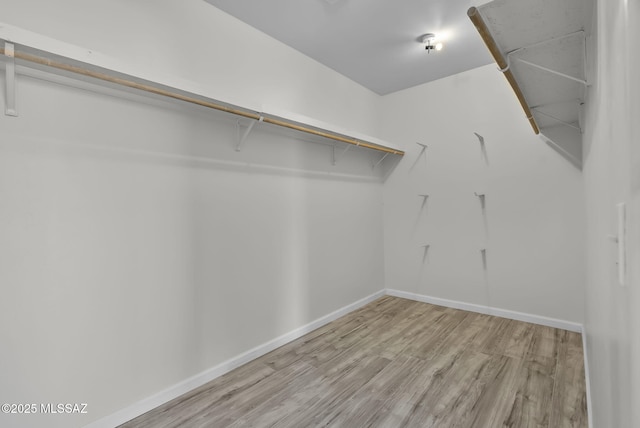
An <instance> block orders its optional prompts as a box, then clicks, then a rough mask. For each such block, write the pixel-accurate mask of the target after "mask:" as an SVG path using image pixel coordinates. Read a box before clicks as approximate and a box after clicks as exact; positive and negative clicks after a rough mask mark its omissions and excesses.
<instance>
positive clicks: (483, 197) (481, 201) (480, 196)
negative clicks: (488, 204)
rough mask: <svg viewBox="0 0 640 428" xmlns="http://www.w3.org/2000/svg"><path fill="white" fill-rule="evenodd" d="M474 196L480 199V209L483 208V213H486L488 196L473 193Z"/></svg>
mask: <svg viewBox="0 0 640 428" xmlns="http://www.w3.org/2000/svg"><path fill="white" fill-rule="evenodd" d="M473 194H474V195H476V196H477V197H478V199H480V207H481V208H482V212H484V209H485V201H486V196H485V195H484V194H480V193H476V192H473Z"/></svg>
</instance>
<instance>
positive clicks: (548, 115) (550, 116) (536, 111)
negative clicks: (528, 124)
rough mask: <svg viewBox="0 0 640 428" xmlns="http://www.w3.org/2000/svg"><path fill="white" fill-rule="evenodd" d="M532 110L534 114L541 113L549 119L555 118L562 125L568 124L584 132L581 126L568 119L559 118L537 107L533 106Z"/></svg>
mask: <svg viewBox="0 0 640 428" xmlns="http://www.w3.org/2000/svg"><path fill="white" fill-rule="evenodd" d="M531 111H532V112H533V113H534V114H539V115H542V116H544V117H548V118H549V119H551V120H553V121H555V122H558V123H559V124H561V125H565V126H568V127H570V128H573V129H577V130H578V131H580V132H582V128H581V127H580V126H576V125H574V124H572V123H569V122H566V121H564V120H561V119H558V118H557V117H555V116H552V115H550V114H547V113H543V112H542V111H540V109H538V108H537V107H532V108H531Z"/></svg>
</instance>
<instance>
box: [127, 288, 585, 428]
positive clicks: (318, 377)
mask: <svg viewBox="0 0 640 428" xmlns="http://www.w3.org/2000/svg"><path fill="white" fill-rule="evenodd" d="M583 361H584V359H583V354H582V341H581V337H580V335H579V334H577V333H572V332H568V331H565V330H558V329H554V328H550V327H543V326H539V325H534V324H528V323H524V322H519V321H512V320H507V319H504V318H498V317H492V316H488V315H482V314H477V313H472V312H466V311H461V310H455V309H449V308H444V307H441V306H434V305H430V304H427V303H420V302H414V301H411V300H405V299H400V298H397V297H388V296H387V297H383V298H380V299H378V300H376V301H374V302H372V303H370V304H368V305H367V306H364V307H363V308H361V309H359V310H357V311H355V312H352V313H350V314H348V315H347V316H345V317H343V318H340V319H338V320H336V321H334V322H332V323H330V324H327V325H326V326H324V327H322V328H320V329H318V330H315V331H313V332H312V333H309V334H308V335H306V336H304V337H302V338H300V339H298V340H296V341H294V342H291V343H289V344H287V345H285V346H283V347H281V348H279V349H276V350H275V351H273V352H271V353H269V354H267V355H264V356H263V357H260V358H258V359H256V360H254V361H252V362H250V363H248V364H246V365H244V366H242V367H239V368H238V369H236V370H234V371H232V372H230V373H228V374H226V375H224V376H222V377H220V378H218V379H215V380H214V381H212V382H210V383H208V384H206V385H204V386H202V387H200V388H198V389H196V390H194V391H192V392H190V393H188V394H185V395H183V396H181V397H179V398H177V399H175V400H173V401H171V402H169V403H167V404H165V405H163V406H161V407H158V408H156V409H154V410H152V411H150V412H148V413H146V414H144V415H142V416H140V417H138V418H136V419H133V420H132V421H130V422H128V423H126V424H124V425H122V427H126V428H134V427H135V428H143V427H149V428H151V427H153V428H163V427H187V428H196V427H198V428H200V427H292V428H305V427H346V428H352V427H353V428H358V427H390V428H391V427H392V428H397V427H438V428H443V427H473V428H476V427H478V428H480V427H487V428H495V427H503V426H506V427H548V428H555V427H587V410H586V397H585V378H584V367H583Z"/></svg>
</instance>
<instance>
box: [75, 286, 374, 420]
mask: <svg viewBox="0 0 640 428" xmlns="http://www.w3.org/2000/svg"><path fill="white" fill-rule="evenodd" d="M385 294H386V293H385V290H381V291H378V292H377V293H374V294H372V295H370V296H367V297H365V298H363V299H360V300H358V301H357V302H354V303H351V304H350V305H347V306H344V307H342V308H340V309H338V310H336V311H334V312H331V313H330V314H328V315H325V316H323V317H320V318H318V319H316V320H315V321H312V322H310V323H309V324H306V325H303V326H302V327H299V328H297V329H295V330H293V331H290V332H289V333H285V334H283V335H282V336H279V337H277V338H275V339H273V340H270V341H269V342H266V343H263V344H262V345H259V346H256V347H255V348H253V349H250V350H248V351H247V352H244V353H242V354H240V355H238V356H236V357H233V358H231V359H229V360H227V361H225V362H223V363H220V364H218V365H217V366H215V367H212V368H210V369H208V370H205V371H203V372H202V373H199V374H197V375H195V376H192V377H190V378H188V379H186V380H183V381H182V382H179V383H177V384H175V385H173V386H170V387H169V388H167V389H165V390H163V391H160V392H158V393H157V394H155V395H152V396H151V397H148V398H145V399H143V400H141V401H139V402H137V403H134V404H132V405H131V406H128V407H126V408H124V409H122V410H120V411H118V412H116V413H113V414H111V415H108V416H105V417H104V418H102V419H99V420H97V421H95V422H92V423H90V424H89V425H86V426H85V427H84V428H113V427H116V426H118V425H121V424H123V423H125V422H127V421H130V420H131V419H133V418H136V417H138V416H140V415H142V414H144V413H146V412H148V411H149V410H152V409H155V408H156V407H158V406H161V405H162V404H164V403H166V402H168V401H171V400H173V399H174V398H177V397H179V396H181V395H182V394H185V393H187V392H189V391H191V390H193V389H195V388H198V387H200V386H202V385H204V384H205V383H207V382H210V381H212V380H213V379H215V378H217V377H220V376H222V375H223V374H225V373H228V372H230V371H231V370H233V369H235V368H237V367H239V366H241V365H243V364H245V363H248V362H249V361H252V360H254V359H256V358H258V357H260V356H262V355H264V354H267V353H268V352H271V351H273V350H274V349H276V348H279V347H280V346H282V345H285V344H287V343H289V342H291V341H293V340H295V339H298V338H300V337H302V336H304V335H305V334H307V333H310V332H312V331H313V330H316V329H318V328H320V327H322V326H324V325H325V324H328V323H330V322H331V321H334V320H336V319H338V318H340V317H341V316H343V315H346V314H348V313H349V312H352V311H355V310H356V309H358V308H360V307H362V306H364V305H366V304H368V303H371V302H372V301H374V300H376V299H377V298H379V297H382V296H384V295H385Z"/></svg>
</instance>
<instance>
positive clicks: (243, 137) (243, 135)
mask: <svg viewBox="0 0 640 428" xmlns="http://www.w3.org/2000/svg"><path fill="white" fill-rule="evenodd" d="M263 121H264V117H263V116H262V115H260V118H259V119H258V120H254V121H251V123H249V125H247V129H245V130H244V132H242V126H243V125H242V124H241V123H240V121H238V122H236V129H237V131H238V144H236V152H239V151H242V146H243V145H244V143H245V141H247V138H248V137H249V134H251V131H252V130H253V127H254V126H255V125H256V123H258V122H263Z"/></svg>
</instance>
